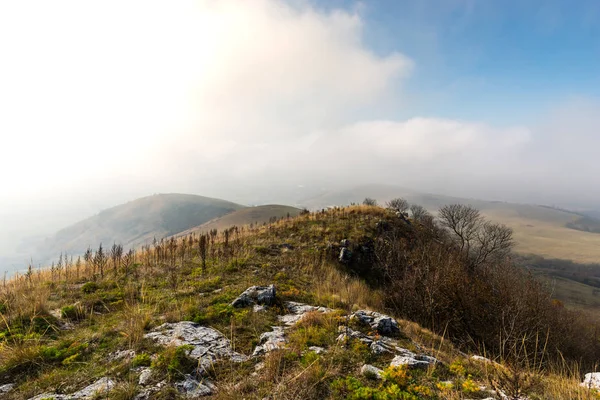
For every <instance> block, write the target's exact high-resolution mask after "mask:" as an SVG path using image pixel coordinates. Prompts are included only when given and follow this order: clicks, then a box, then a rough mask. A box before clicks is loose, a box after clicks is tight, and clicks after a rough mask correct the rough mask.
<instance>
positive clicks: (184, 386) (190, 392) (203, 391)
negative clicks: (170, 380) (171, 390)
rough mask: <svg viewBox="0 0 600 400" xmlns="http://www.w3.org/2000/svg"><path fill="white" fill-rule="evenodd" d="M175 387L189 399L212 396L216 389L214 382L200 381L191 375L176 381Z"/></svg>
mask: <svg viewBox="0 0 600 400" xmlns="http://www.w3.org/2000/svg"><path fill="white" fill-rule="evenodd" d="M175 388H176V389H177V390H178V391H179V393H181V394H183V395H184V396H185V397H186V398H188V399H194V398H196V397H201V396H210V395H211V394H213V392H214V390H215V389H216V388H215V385H213V384H212V383H210V382H208V381H203V382H198V381H197V380H196V379H194V378H193V377H192V376H191V375H186V376H185V379H184V380H183V381H181V382H177V383H175Z"/></svg>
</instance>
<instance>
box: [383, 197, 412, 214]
mask: <svg viewBox="0 0 600 400" xmlns="http://www.w3.org/2000/svg"><path fill="white" fill-rule="evenodd" d="M385 205H386V207H387V208H389V209H390V210H393V211H397V212H401V213H405V212H407V211H408V207H409V205H408V201H406V199H403V198H401V197H398V198H395V199H392V200H390V201H388V202H387V203H386V204H385Z"/></svg>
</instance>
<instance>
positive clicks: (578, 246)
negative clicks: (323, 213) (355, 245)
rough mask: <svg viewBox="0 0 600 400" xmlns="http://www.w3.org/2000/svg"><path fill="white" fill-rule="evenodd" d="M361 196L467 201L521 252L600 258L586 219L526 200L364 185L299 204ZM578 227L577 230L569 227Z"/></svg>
mask: <svg viewBox="0 0 600 400" xmlns="http://www.w3.org/2000/svg"><path fill="white" fill-rule="evenodd" d="M365 197H370V198H374V199H376V200H377V201H378V202H379V203H380V204H385V202H387V201H389V200H391V199H393V198H395V197H403V198H405V199H406V200H408V201H409V203H411V204H419V205H421V206H423V207H425V208H426V209H428V210H429V211H430V212H432V213H435V212H436V211H437V210H438V209H439V207H440V206H442V205H445V204H455V203H457V204H470V205H472V206H474V207H475V208H477V209H478V210H480V211H481V213H482V214H483V215H485V216H486V217H488V218H489V219H491V220H493V221H496V222H500V223H503V224H506V225H507V226H509V227H511V228H512V229H513V230H514V238H515V240H516V243H517V246H516V248H515V250H516V251H517V252H518V253H521V254H536V255H540V256H543V257H546V258H555V259H566V260H572V261H576V262H581V263H598V262H600V234H598V233H595V232H593V229H591V228H588V229H585V228H586V227H588V226H590V223H589V221H588V220H583V222H586V221H588V223H587V224H585V226H584V227H582V216H581V215H580V214H579V213H575V212H569V211H566V210H561V209H556V208H551V207H546V206H541V205H529V204H517V203H507V202H499V201H485V200H479V199H469V198H461V197H452V196H443V195H436V194H429V193H420V192H417V191H414V190H410V189H406V188H402V187H398V186H391V185H364V186H358V187H354V188H351V189H346V190H336V191H331V192H326V193H323V194H321V195H319V196H316V197H311V198H307V199H304V200H302V201H301V204H302V205H303V206H306V207H308V208H310V209H319V208H324V207H328V206H334V205H344V204H346V205H347V204H351V203H355V204H360V203H361V202H362V201H363V200H364V198H365ZM574 227H579V228H582V229H581V230H577V229H573V228H574Z"/></svg>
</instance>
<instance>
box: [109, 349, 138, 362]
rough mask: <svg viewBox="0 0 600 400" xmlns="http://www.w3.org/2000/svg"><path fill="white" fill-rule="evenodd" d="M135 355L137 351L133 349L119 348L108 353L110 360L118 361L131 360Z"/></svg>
mask: <svg viewBox="0 0 600 400" xmlns="http://www.w3.org/2000/svg"><path fill="white" fill-rule="evenodd" d="M133 357H135V351H133V350H119V351H115V352H114V353H110V354H109V355H108V361H118V360H123V359H125V360H128V361H129V360H131V359H132V358H133Z"/></svg>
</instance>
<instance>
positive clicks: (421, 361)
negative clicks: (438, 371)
mask: <svg viewBox="0 0 600 400" xmlns="http://www.w3.org/2000/svg"><path fill="white" fill-rule="evenodd" d="M399 350H400V354H399V355H397V356H396V357H394V359H393V360H392V362H390V366H392V367H398V366H400V365H406V366H408V367H409V368H427V367H429V366H430V365H433V364H436V363H437V362H438V360H437V359H435V358H434V357H430V356H426V355H423V354H419V355H417V354H415V353H413V352H412V351H409V350H406V349H399Z"/></svg>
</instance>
